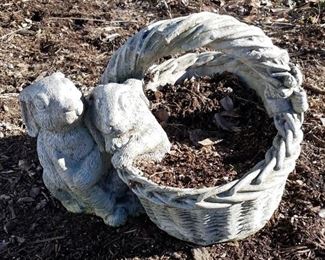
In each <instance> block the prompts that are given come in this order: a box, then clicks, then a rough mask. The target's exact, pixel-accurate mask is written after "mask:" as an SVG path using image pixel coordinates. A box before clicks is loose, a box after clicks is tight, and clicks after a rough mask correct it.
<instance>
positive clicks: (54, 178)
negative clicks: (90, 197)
mask: <svg viewBox="0 0 325 260" xmlns="http://www.w3.org/2000/svg"><path fill="white" fill-rule="evenodd" d="M39 138H41V136H40V137H39ZM37 153H38V157H39V161H40V164H41V165H42V167H43V182H44V184H45V186H46V188H47V189H48V190H49V191H50V193H51V194H52V196H54V197H55V198H56V199H58V200H59V201H60V202H61V203H62V205H63V206H64V207H65V208H66V209H67V210H68V211H71V212H74V213H81V212H84V211H85V205H84V204H83V203H82V202H81V201H80V200H77V199H76V198H75V197H74V196H73V195H72V194H71V191H70V189H69V188H68V186H67V185H66V184H65V182H64V181H63V180H62V179H61V177H60V176H59V174H58V172H57V171H56V168H55V167H54V165H53V163H52V161H51V160H50V158H49V156H48V153H47V151H46V149H45V148H44V146H43V145H42V141H38V142H37Z"/></svg>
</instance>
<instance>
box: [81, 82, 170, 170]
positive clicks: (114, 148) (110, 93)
mask: <svg viewBox="0 0 325 260" xmlns="http://www.w3.org/2000/svg"><path fill="white" fill-rule="evenodd" d="M88 102H89V104H90V105H89V110H88V115H87V116H86V118H87V120H86V124H87V125H88V126H89V130H90V132H91V134H92V135H93V137H94V139H95V140H96V142H97V143H98V146H99V147H100V149H101V150H105V151H106V152H109V153H112V154H113V155H112V164H113V165H114V167H115V168H116V169H123V168H124V167H125V166H126V165H127V164H130V163H132V161H133V160H134V159H135V158H150V159H152V160H156V161H159V160H161V159H162V158H163V156H164V155H165V154H166V153H167V152H168V151H169V150H170V147H171V144H170V142H169V140H168V137H167V135H166V133H165V131H164V130H163V128H162V127H161V126H160V124H159V123H158V121H157V120H156V118H155V117H154V116H153V114H152V113H151V111H150V109H149V100H148V99H147V98H146V96H145V94H144V92H143V83H142V81H140V80H137V79H129V80H127V81H125V82H124V83H123V84H117V83H109V84H106V85H99V86H97V87H96V88H95V89H93V91H92V92H91V94H90V96H89V99H88Z"/></svg>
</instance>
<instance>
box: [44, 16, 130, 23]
mask: <svg viewBox="0 0 325 260" xmlns="http://www.w3.org/2000/svg"><path fill="white" fill-rule="evenodd" d="M48 19H49V20H83V21H93V22H100V23H135V22H136V21H122V20H112V21H108V20H103V19H95V18H87V17H54V16H52V17H49V18H48Z"/></svg>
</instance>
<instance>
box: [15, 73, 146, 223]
mask: <svg viewBox="0 0 325 260" xmlns="http://www.w3.org/2000/svg"><path fill="white" fill-rule="evenodd" d="M19 99H20V104H21V110H22V116H23V121H24V123H25V125H26V127H27V132H28V134H29V135H30V136H32V137H37V153H38V157H39V160H40V163H41V165H42V167H43V180H44V184H45V186H46V187H47V188H48V189H49V191H50V192H51V194H52V195H53V196H54V197H56V198H57V199H58V200H60V201H61V203H62V204H63V206H64V207H65V208H66V209H67V210H68V211H71V212H75V213H81V212H85V213H91V214H95V215H97V216H99V217H101V218H102V219H103V220H104V222H105V223H106V224H108V225H111V226H119V225H122V224H123V223H124V222H125V221H126V219H127V216H128V215H130V214H133V215H134V214H136V213H137V212H138V210H139V209H140V206H139V205H140V203H139V202H138V201H137V199H136V198H135V196H134V195H133V194H132V193H131V191H130V190H129V189H128V188H127V186H126V185H125V184H124V183H123V182H122V181H121V180H120V179H119V178H118V176H117V174H116V171H115V169H114V168H113V167H112V166H111V163H110V156H109V154H108V153H101V152H100V150H99V148H98V146H97V144H96V142H95V141H94V139H93V138H92V136H91V135H90V133H89V131H88V129H87V127H86V126H85V124H84V122H83V115H84V109H85V107H84V103H83V101H82V94H81V92H80V91H79V90H78V89H77V88H76V87H75V85H74V84H73V82H72V81H71V80H69V79H67V78H66V77H65V76H64V75H63V74H62V73H60V72H56V73H54V74H52V75H50V76H48V77H45V78H43V79H41V80H39V81H37V82H34V83H33V84H31V85H30V86H28V87H27V88H25V89H24V90H23V91H22V92H21V94H20V96H19Z"/></svg>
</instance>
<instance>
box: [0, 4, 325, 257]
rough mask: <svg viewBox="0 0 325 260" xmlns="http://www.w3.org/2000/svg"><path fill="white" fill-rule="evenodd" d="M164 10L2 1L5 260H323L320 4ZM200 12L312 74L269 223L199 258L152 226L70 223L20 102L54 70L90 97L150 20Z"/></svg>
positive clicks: (0, 186) (0, 182) (1, 239)
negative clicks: (296, 150)
mask: <svg viewBox="0 0 325 260" xmlns="http://www.w3.org/2000/svg"><path fill="white" fill-rule="evenodd" d="M162 2H163V1H156V0H152V1H137V0H129V1H124V0H123V1H122V0H116V1H56V0H47V1H38V0H30V1H22V0H18V1H11V0H2V1H1V4H0V259H199V258H197V255H199V254H200V252H201V253H202V252H203V253H204V255H206V256H207V257H210V259H324V258H325V223H324V222H325V221H324V218H321V217H320V216H319V212H320V210H321V209H322V208H324V207H325V205H324V202H325V181H324V179H325V178H324V169H325V145H324V139H325V122H324V118H325V106H324V103H325V89H324V86H325V62H324V60H325V59H324V58H325V57H324V55H325V54H324V48H325V46H324V35H325V28H324V23H325V19H324V12H323V10H324V4H319V3H318V2H319V1H305V0H299V1H291V2H294V3H297V5H295V6H293V7H292V8H289V7H287V6H286V5H284V4H282V2H290V1H280V0H279V1H263V2H268V3H269V5H260V4H259V1H246V0H245V1H241V0H240V1H237V0H236V1H232V0H231V1H208V0H202V1H201V0H200V1H199V0H198V1H196V0H189V1H183V3H182V1H180V0H166V3H167V6H166V5H164V4H159V3H162ZM186 2H189V4H188V5H187V6H186V4H184V3H186ZM198 11H216V12H219V13H223V14H224V13H227V14H231V15H235V16H236V17H238V18H239V19H241V20H243V21H246V22H248V23H251V24H255V25H258V26H260V27H261V28H262V29H263V30H264V31H265V32H266V33H267V34H268V35H269V36H270V37H272V39H273V41H274V42H275V43H276V44H277V45H279V46H281V47H283V48H286V49H288V50H289V54H290V56H291V57H292V60H293V61H294V62H297V63H299V65H300V66H301V68H302V71H303V72H304V75H305V82H304V85H303V87H305V88H306V89H307V91H308V96H309V102H310V110H309V112H308V113H307V114H306V121H305V123H304V126H303V130H304V132H305V139H304V142H303V144H302V154H301V156H300V158H299V160H298V162H297V167H296V170H295V171H294V172H293V173H291V174H290V176H289V179H288V181H287V185H286V189H285V193H284V196H283V200H282V202H281V204H280V206H279V208H278V210H277V211H276V213H275V214H274V216H273V218H272V219H271V221H270V222H269V223H268V224H267V225H266V227H265V228H264V229H262V230H261V231H260V232H258V233H257V234H255V235H253V236H250V237H249V238H247V239H244V240H242V241H239V242H229V243H223V244H217V245H213V246H209V247H205V250H203V249H202V248H201V247H198V246H195V245H192V244H188V243H185V242H182V241H178V240H177V239H174V238H172V237H170V236H168V235H167V234H165V233H164V232H163V231H160V230H159V229H158V228H157V227H156V226H155V225H154V224H153V223H152V222H150V220H149V219H148V218H147V217H146V216H141V217H138V218H135V219H130V220H129V222H128V223H127V224H126V225H125V226H123V227H121V228H118V229H114V228H110V227H107V226H105V225H104V224H103V222H102V221H101V220H100V219H98V218H96V217H92V216H88V215H76V214H71V213H68V212H67V211H66V210H65V209H64V208H63V207H62V206H61V204H60V203H59V202H58V201H57V200H56V199H54V198H53V197H52V196H51V195H50V194H49V193H48V191H47V189H46V188H45V187H44V184H43V181H42V176H41V172H42V169H41V168H40V165H39V162H38V159H37V156H36V150H35V139H32V138H29V137H27V136H26V134H25V130H24V128H23V127H22V121H21V119H20V113H19V109H18V103H17V95H15V94H17V93H19V92H20V91H21V89H22V88H23V87H25V86H26V85H28V84H29V83H30V82H31V81H32V80H34V79H35V78H36V77H37V76H38V75H40V74H41V73H42V72H46V71H48V72H53V71H56V70H61V71H62V72H64V73H65V74H66V75H68V76H69V77H70V78H71V79H72V80H73V81H74V82H75V83H76V84H77V86H78V87H80V88H81V89H82V90H87V89H89V88H90V87H92V86H94V84H95V83H96V82H97V81H98V79H99V76H100V74H101V73H102V72H103V70H104V67H105V65H106V63H107V61H108V60H109V58H110V57H111V54H112V52H113V51H114V50H116V49H117V48H118V47H119V46H121V44H122V43H123V42H124V41H125V40H126V38H127V36H129V35H132V34H133V33H135V32H136V31H137V30H139V29H140V28H142V27H143V26H145V25H146V24H148V23H149V22H152V21H155V20H158V19H166V18H169V17H170V16H172V17H177V16H179V15H185V14H189V13H193V12H198ZM322 120H323V121H322ZM255 123H256V122H254V124H255ZM263 132H264V131H263ZM265 132H267V131H265ZM236 143H238V142H236ZM257 150H258V149H255V151H257Z"/></svg>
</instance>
